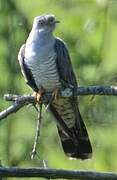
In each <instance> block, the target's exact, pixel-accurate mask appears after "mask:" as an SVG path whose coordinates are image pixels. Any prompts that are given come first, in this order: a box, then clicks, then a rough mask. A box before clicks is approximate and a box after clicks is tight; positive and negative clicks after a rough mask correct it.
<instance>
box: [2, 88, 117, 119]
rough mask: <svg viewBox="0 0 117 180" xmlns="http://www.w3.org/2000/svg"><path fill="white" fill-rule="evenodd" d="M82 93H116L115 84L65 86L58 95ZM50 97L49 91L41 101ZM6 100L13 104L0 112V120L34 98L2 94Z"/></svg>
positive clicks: (78, 94)
mask: <svg viewBox="0 0 117 180" xmlns="http://www.w3.org/2000/svg"><path fill="white" fill-rule="evenodd" d="M84 95H114V96H116V95H117V86H87V87H78V88H76V89H75V88H66V89H65V90H62V91H61V92H60V95H59V96H60V97H65V98H66V97H71V96H84ZM50 97H51V93H46V94H45V96H44V97H43V99H42V102H44V101H47V99H49V98H50ZM4 99H5V100H6V101H12V102H13V105H11V106H10V107H8V108H7V109H5V110H4V111H2V112H0V120H2V119H4V118H6V117H7V116H8V115H10V114H12V113H16V112H17V111H18V110H19V109H21V108H22V107H24V106H26V105H28V104H35V103H36V98H35V97H34V96H32V95H22V96H21V95H12V94H6V95H4Z"/></svg>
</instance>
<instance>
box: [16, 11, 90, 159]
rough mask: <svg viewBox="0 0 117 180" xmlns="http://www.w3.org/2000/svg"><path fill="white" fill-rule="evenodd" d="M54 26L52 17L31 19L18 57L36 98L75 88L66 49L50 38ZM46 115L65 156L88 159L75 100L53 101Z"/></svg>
mask: <svg viewBox="0 0 117 180" xmlns="http://www.w3.org/2000/svg"><path fill="white" fill-rule="evenodd" d="M58 22H59V21H57V20H56V18H55V16H54V15H52V14H49V15H41V16H37V17H35V18H34V22H33V26H32V30H31V32H30V34H29V37H28V39H27V41H26V43H25V44H23V45H22V46H21V48H20V51H19V54H18V60H19V64H20V66H21V71H22V73H23V75H24V78H25V80H26V82H27V84H28V85H29V86H30V87H31V88H32V89H33V90H34V91H35V92H36V93H37V94H38V95H39V98H40V97H41V95H42V93H43V92H44V91H45V92H52V93H54V94H56V90H57V89H58V90H59V89H61V88H62V89H64V88H67V87H74V88H75V87H77V81H76V77H75V74H74V72H73V68H72V64H71V60H70V56H69V52H68V49H67V47H66V45H65V43H64V42H63V41H62V40H61V39H59V38H57V37H55V36H54V35H53V31H54V29H55V27H56V23H58ZM49 111H50V112H51V114H52V115H53V117H54V119H55V120H56V122H57V129H58V133H59V136H60V139H61V143H62V147H63V150H64V152H65V154H66V155H67V156H68V157H71V158H80V159H88V158H91V156H92V147H91V143H90V140H89V137H88V133H87V130H86V127H85V124H84V122H83V120H82V117H81V114H80V112H79V108H78V100H77V98H76V97H68V98H60V97H58V98H54V100H53V101H52V102H51V104H50V106H49ZM50 133H51V132H50Z"/></svg>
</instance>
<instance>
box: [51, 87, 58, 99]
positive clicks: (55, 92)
mask: <svg viewBox="0 0 117 180" xmlns="http://www.w3.org/2000/svg"><path fill="white" fill-rule="evenodd" d="M58 96H59V88H58V87H55V88H54V89H53V91H52V97H53V100H56V99H57V98H58Z"/></svg>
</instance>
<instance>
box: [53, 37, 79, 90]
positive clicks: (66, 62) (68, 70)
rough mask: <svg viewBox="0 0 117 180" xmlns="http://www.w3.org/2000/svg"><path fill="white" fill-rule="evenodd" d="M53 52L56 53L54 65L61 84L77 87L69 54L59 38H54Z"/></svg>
mask: <svg viewBox="0 0 117 180" xmlns="http://www.w3.org/2000/svg"><path fill="white" fill-rule="evenodd" d="M55 51H56V53H57V58H56V64H57V68H58V72H59V75H60V79H61V80H62V81H63V84H64V83H67V84H68V85H72V86H74V87H77V80H76V77H75V74H74V71H73V67H72V64H71V59H70V56H69V52H68V50H67V47H66V45H65V43H64V42H63V41H62V40H60V39H59V38H56V41H55Z"/></svg>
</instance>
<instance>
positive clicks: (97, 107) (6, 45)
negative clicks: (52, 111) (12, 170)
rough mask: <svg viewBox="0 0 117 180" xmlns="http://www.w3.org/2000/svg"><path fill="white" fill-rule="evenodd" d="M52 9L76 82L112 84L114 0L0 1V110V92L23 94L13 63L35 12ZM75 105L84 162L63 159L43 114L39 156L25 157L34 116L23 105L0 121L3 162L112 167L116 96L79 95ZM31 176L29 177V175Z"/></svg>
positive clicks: (116, 161)
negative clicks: (84, 137) (88, 147)
mask: <svg viewBox="0 0 117 180" xmlns="http://www.w3.org/2000/svg"><path fill="white" fill-rule="evenodd" d="M46 13H52V14H55V15H56V17H57V18H58V19H59V20H60V21H61V23H60V24H59V25H58V26H57V28H56V31H55V35H56V36H58V37H60V38H61V39H64V41H65V42H66V43H67V45H68V48H69V51H70V55H71V58H72V63H73V66H74V70H75V72H76V75H77V77H78V82H79V84H80V85H98V84H100V85H117V80H116V79H117V60H116V58H117V54H116V52H117V2H116V1H115V0H59V1H56V0H43V1H39V0H35V1H34V2H32V1H29V0H27V1H24V0H17V1H15V0H0V110H3V109H4V108H6V107H7V106H8V105H9V104H8V103H6V102H4V100H3V95H4V94H5V93H17V94H23V93H24V94H25V93H31V92H32V91H31V89H30V88H29V87H28V86H27V85H26V84H25V82H24V79H23V77H22V75H21V72H20V68H19V65H18V61H17V54H18V51H19V48H20V46H21V45H22V44H23V43H24V42H25V40H26V38H27V36H28V33H29V31H30V29H31V26H32V21H33V18H34V17H35V16H38V15H41V14H46ZM79 101H80V109H81V112H82V115H83V117H84V120H85V122H86V124H87V127H88V131H89V135H90V138H91V141H92V145H93V158H92V159H91V160H88V161H80V160H76V161H75V160H72V161H71V160H69V159H68V158H67V157H65V155H64V153H63V150H62V147H61V144H60V141H59V137H58V134H57V129H56V125H55V123H54V121H53V119H52V118H51V116H50V115H49V114H48V113H47V114H44V115H43V125H42V129H41V140H40V144H39V147H38V151H39V156H40V160H39V159H35V160H33V161H31V160H30V152H31V150H32V145H33V141H34V135H35V129H36V117H37V114H36V112H35V110H34V108H33V107H30V108H24V109H22V110H21V111H19V112H18V113H17V114H15V115H12V116H9V117H8V118H7V119H6V120H4V121H2V122H0V159H1V160H2V162H3V165H9V166H23V167H26V166H27V167H29V166H37V167H38V166H42V159H46V160H48V165H49V167H53V168H65V169H93V170H100V171H116V168H117V156H116V152H117V133H116V128H117V121H116V120H117V99H116V97H106V96H105V97H97V96H96V97H90V96H89V97H80V98H79ZM32 179H33V178H32Z"/></svg>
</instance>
